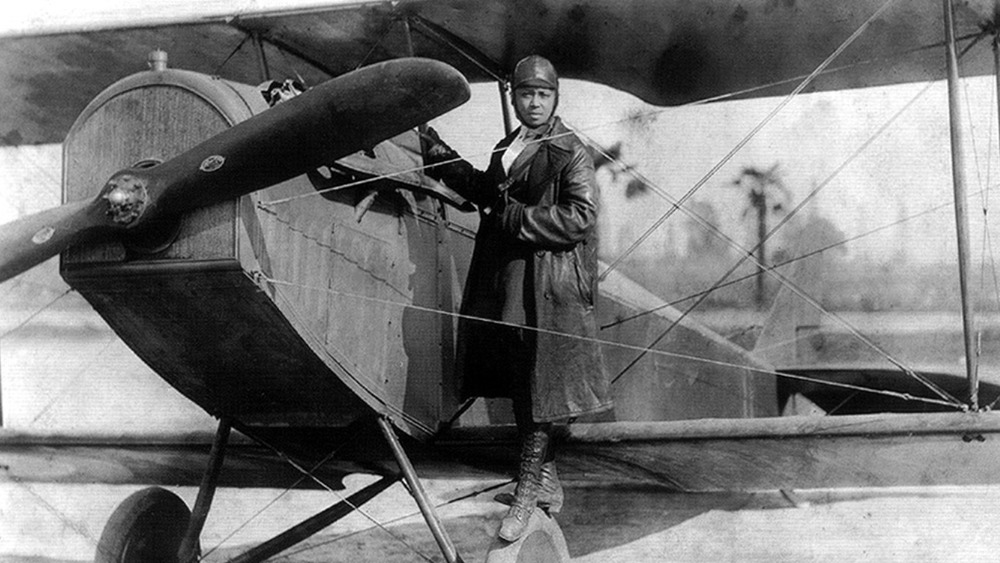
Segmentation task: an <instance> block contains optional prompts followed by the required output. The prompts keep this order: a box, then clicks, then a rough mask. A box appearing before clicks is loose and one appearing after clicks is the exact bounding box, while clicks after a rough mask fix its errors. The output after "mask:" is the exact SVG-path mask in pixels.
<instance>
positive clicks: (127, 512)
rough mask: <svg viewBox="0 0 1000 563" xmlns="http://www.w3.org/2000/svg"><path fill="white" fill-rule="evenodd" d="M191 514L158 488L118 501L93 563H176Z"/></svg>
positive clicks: (168, 492) (102, 535) (180, 503)
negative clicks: (119, 502)
mask: <svg viewBox="0 0 1000 563" xmlns="http://www.w3.org/2000/svg"><path fill="white" fill-rule="evenodd" d="M190 520H191V511H190V510H189V509H188V507H187V505H186V504H184V501H183V500H181V499H180V497H178V496H177V495H175V494H174V493H172V492H170V491H168V490H166V489H161V488H160V487H149V488H146V489H142V490H141V491H137V492H135V493H133V494H132V495H130V496H129V497H128V498H126V499H125V500H124V501H122V503H121V504H119V505H118V508H116V509H115V511H114V513H112V514H111V518H110V519H108V523H107V524H105V525H104V531H103V532H102V533H101V540H100V541H99V542H98V543H97V555H95V556H94V563H177V551H178V550H179V549H180V546H181V540H183V538H184V532H185V531H187V527H188V522H189V521H190Z"/></svg>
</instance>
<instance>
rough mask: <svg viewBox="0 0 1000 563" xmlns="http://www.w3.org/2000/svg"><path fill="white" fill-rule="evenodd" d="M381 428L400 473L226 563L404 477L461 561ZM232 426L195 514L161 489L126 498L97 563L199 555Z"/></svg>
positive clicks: (285, 541)
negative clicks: (200, 538)
mask: <svg viewBox="0 0 1000 563" xmlns="http://www.w3.org/2000/svg"><path fill="white" fill-rule="evenodd" d="M378 424H379V428H380V429H381V430H382V433H383V435H384V436H385V439H386V441H387V442H388V444H389V447H390V449H391V450H392V453H393V456H394V457H395V459H396V462H397V463H398V464H399V467H400V470H401V474H399V475H387V476H383V477H382V478H381V479H380V480H378V481H376V482H374V483H372V484H370V485H368V486H367V487H365V488H363V489H361V490H360V491H358V492H356V493H354V494H353V495H351V496H350V497H348V498H347V499H344V500H342V501H340V502H338V503H336V504H334V505H333V506H331V507H330V508H327V509H326V510H324V511H322V512H320V513H319V514H316V515H315V516H312V517H311V518H309V519H307V520H305V521H303V522H302V523H300V524H298V525H296V526H293V527H292V528H289V529H288V530H287V531H285V532H283V533H281V534H279V535H278V536H276V537H274V538H273V539H271V540H268V541H266V542H264V543H262V544H261V545H259V546H257V547H254V548H253V549H251V550H249V551H247V552H246V553H243V554H242V555H240V556H238V557H236V558H234V559H232V560H231V561H230V563H258V562H262V561H264V560H266V559H268V558H270V557H273V556H275V555H277V554H278V553H281V552H282V551H284V550H286V549H288V548H290V547H292V546H294V545H296V544H298V543H300V542H302V541H304V540H306V539H308V538H309V537H311V536H313V535H315V534H316V533H318V532H320V531H321V530H323V529H324V528H326V527H328V526H330V525H331V524H333V523H334V522H336V521H337V520H340V519H341V518H343V517H344V516H347V515H348V514H350V513H351V512H353V511H354V510H357V509H358V507H360V506H361V505H363V504H365V503H366V502H368V501H369V500H371V499H372V498H374V497H375V496H377V495H378V494H379V493H381V492H382V491H384V490H386V489H387V488H389V487H390V486H391V485H393V484H394V483H396V481H399V480H400V478H402V479H405V481H406V484H407V489H408V490H409V492H410V494H411V495H413V498H414V499H415V500H416V502H417V505H418V506H419V507H420V512H421V513H422V514H423V515H424V519H425V520H426V522H427V526H428V527H429V528H430V530H431V533H432V534H433V535H434V539H435V540H436V541H437V543H438V546H439V547H440V548H441V552H442V554H443V555H444V558H445V561H447V562H448V563H462V558H461V557H460V556H459V555H458V553H457V551H456V550H455V546H454V544H453V543H452V542H451V539H450V538H449V537H448V534H447V532H446V531H445V529H444V526H442V525H441V521H440V519H439V518H438V516H437V514H436V512H435V511H434V506H433V505H432V504H431V503H430V500H429V499H428V497H427V494H426V493H425V492H424V489H423V486H422V485H421V484H420V480H419V479H418V478H417V475H416V473H415V472H414V470H413V465H412V464H411V463H410V460H409V458H408V457H407V455H406V452H405V451H404V450H403V448H402V446H401V445H400V443H399V438H398V437H397V436H396V433H395V431H394V430H393V428H392V425H391V424H390V423H389V421H388V420H387V419H384V418H379V420H378ZM230 429H231V426H230V422H229V421H228V420H227V419H222V420H221V421H220V422H219V429H218V431H217V432H216V435H215V440H214V442H213V444H212V451H211V454H210V456H209V462H208V468H207V469H206V470H205V474H204V476H203V477H202V481H201V486H200V487H199V489H198V499H197V500H196V501H195V508H194V513H193V514H192V512H191V511H190V510H188V508H187V505H185V504H184V501H183V500H181V499H180V498H179V497H178V496H177V495H175V494H174V493H171V492H170V491H167V490H165V489H162V488H159V487H149V488H147V489H143V490H141V491H138V492H137V493H135V494H133V495H132V496H130V497H128V498H127V499H125V501H124V502H122V503H121V504H120V505H119V506H118V508H116V509H115V512H114V513H113V514H112V516H111V519H109V520H108V523H107V524H106V525H105V527H104V532H103V533H102V535H101V539H100V542H99V543H98V548H97V555H96V556H95V558H94V561H95V563H191V562H194V561H197V560H198V557H199V556H200V555H201V549H200V546H199V541H198V538H199V537H200V535H201V531H202V528H203V526H204V524H205V520H206V518H207V517H208V511H209V508H210V507H211V504H212V498H213V496H214V494H215V489H216V487H217V484H218V478H219V473H220V472H221V469H222V462H223V459H224V457H225V451H226V444H227V443H228V440H229V433H230Z"/></svg>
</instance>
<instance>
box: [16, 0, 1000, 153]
mask: <svg viewBox="0 0 1000 563" xmlns="http://www.w3.org/2000/svg"><path fill="white" fill-rule="evenodd" d="M885 2H886V0H854V1H852V2H820V1H812V2H805V1H798V2H796V1H795V0H743V1H740V2H734V1H732V0H699V1H697V2H691V1H689V0H627V1H623V0H487V1H482V0H440V1H427V0H411V1H402V2H385V1H370V0H369V1H352V2H346V1H344V0H328V1H326V2H320V1H319V0H312V1H305V0H297V1H296V0H288V1H286V2H279V1H278V0H270V1H268V2H261V3H260V5H262V6H263V8H260V9H258V10H257V11H255V12H252V13H246V12H243V13H236V12H226V9H225V8H217V7H216V8H212V7H213V6H216V5H217V3H212V2H209V3H205V4H204V6H207V7H202V8H192V7H190V4H188V5H186V6H187V7H183V8H180V9H175V10H174V12H172V13H171V15H169V16H165V15H163V14H161V13H159V11H158V12H156V13H153V14H147V13H146V12H148V10H146V7H141V8H134V9H133V10H134V11H131V12H121V13H119V15H118V16H116V17H115V18H113V19H107V18H105V19H101V18H95V17H90V18H89V19H81V20H79V21H75V20H73V19H72V18H69V19H62V20H58V21H52V22H48V23H47V20H46V19H45V14H44V13H40V14H39V15H38V16H36V17H34V18H32V17H30V16H28V17H26V18H24V20H25V21H29V22H35V24H34V25H33V26H31V25H29V26H27V27H25V26H24V25H21V27H17V26H16V25H15V26H13V27H9V28H8V29H7V30H6V32H4V31H3V30H2V29H0V35H6V37H3V38H0V85H2V86H3V87H2V88H0V104H2V107H3V108H4V111H3V112H2V114H0V140H2V141H3V142H5V143H6V144H23V143H41V142H58V141H61V140H62V138H63V137H64V136H65V134H66V132H67V131H68V129H69V127H70V126H71V124H72V122H73V120H74V119H75V117H76V116H77V115H78V114H79V113H80V111H81V110H82V109H83V108H84V107H85V105H86V104H87V102H88V101H89V100H90V99H92V98H93V97H94V96H95V95H96V94H97V93H98V92H100V91H101V90H102V89H103V88H104V87H105V86H107V85H108V84H110V83H111V82H113V81H115V80H117V79H119V78H121V77H122V76H124V75H127V74H130V73H132V72H136V71H138V70H143V69H144V68H145V59H146V55H147V53H148V52H149V51H151V50H153V49H163V50H166V51H167V52H168V53H169V56H170V59H171V63H170V64H171V66H174V67H180V68H186V69H190V70H195V71H199V72H204V73H208V74H218V75H220V76H223V77H225V78H228V79H232V80H237V81H240V82H246V83H257V82H261V81H262V80H263V76H262V75H263V74H264V72H265V70H264V67H262V65H261V62H260V59H259V57H258V49H256V48H255V46H254V42H253V41H247V40H246V39H247V38H248V37H251V36H257V37H259V38H261V39H262V40H263V41H264V43H265V46H264V49H263V51H264V53H265V57H264V58H265V60H266V61H267V63H268V66H267V71H269V72H271V73H274V74H281V75H294V73H300V74H301V75H302V77H303V78H304V79H305V80H306V81H307V82H310V83H313V84H315V83H317V82H319V81H321V80H323V79H324V78H326V77H328V76H330V75H335V74H340V73H343V72H346V71H348V70H352V69H354V68H356V67H358V66H360V65H364V64H368V63H371V62H374V61H378V60H384V59H388V58H396V57H401V56H407V55H409V54H411V53H412V54H415V55H418V56H424V57H430V58H437V59H440V60H444V61H445V62H448V63H450V64H452V65H453V66H455V67H457V68H459V69H460V70H461V71H462V72H463V73H465V74H466V76H468V77H469V78H470V79H472V80H477V79H478V80H487V79H490V78H491V77H494V76H503V74H504V73H505V72H506V71H507V70H509V69H510V68H511V67H512V65H513V63H514V62H516V61H517V60H518V59H520V58H521V57H523V56H525V55H527V54H529V53H538V54H542V55H544V56H546V57H548V58H550V59H551V60H552V61H553V62H554V63H555V64H556V67H557V68H559V70H560V74H561V75H563V76H565V77H571V78H579V79H585V80H590V81H594V82H599V83H603V84H606V85H609V86H612V87H615V88H618V89H621V90H624V91H627V92H630V93H632V94H634V95H636V96H638V97H640V98H642V99H644V100H646V101H648V102H651V103H654V104H659V105H672V104H682V103H687V102H691V101H694V100H702V99H707V98H711V97H715V96H720V95H723V94H731V93H734V92H741V91H745V90H748V89H755V90H753V91H752V92H749V93H744V94H743V95H779V94H782V93H783V92H787V91H788V90H790V89H791V86H789V85H787V84H788V82H789V81H794V79H796V77H802V76H804V75H807V74H808V73H810V72H811V71H812V70H813V69H815V68H816V67H817V65H819V64H820V63H821V62H822V61H823V60H824V59H826V58H827V57H828V56H829V55H830V54H831V53H833V52H834V51H835V50H836V49H837V47H838V46H840V45H841V44H842V43H843V42H844V41H845V40H846V39H847V38H848V37H849V36H850V35H851V34H852V33H854V32H855V31H856V30H857V29H859V28H860V27H861V26H862V24H863V23H864V22H865V21H866V20H868V18H869V17H871V16H872V14H875V13H876V12H877V11H878V10H879V8H880V7H882V6H883V4H885ZM157 4H158V5H159V4H162V3H157ZM168 4H169V3H168ZM959 4H960V7H959V14H958V19H957V25H958V30H957V33H958V35H959V37H971V36H973V35H976V34H978V33H979V32H980V30H981V29H983V28H985V27H987V26H988V25H989V22H990V21H992V20H993V19H994V18H995V10H996V8H995V3H994V2H993V0H978V1H972V0H969V1H966V2H960V3H959ZM42 9H43V8H39V10H42ZM123 9H127V8H123ZM158 10H159V6H158ZM178 10H180V11H178ZM161 11H162V10H161ZM942 20H943V12H942V8H941V3H940V2H938V1H936V0H919V1H896V2H894V3H892V4H891V5H890V6H889V7H888V8H887V9H886V10H885V11H884V12H882V13H881V14H880V15H879V16H878V17H877V18H875V20H874V21H873V22H872V24H871V25H870V26H869V27H868V29H867V30H866V31H865V32H864V33H862V34H861V35H860V37H859V38H858V39H857V40H856V41H854V42H853V43H852V44H851V45H850V47H849V48H847V49H846V50H845V51H844V52H843V53H842V54H841V55H840V56H839V57H838V58H837V59H836V61H835V62H834V63H833V65H832V67H831V68H836V69H838V70H835V71H832V72H828V73H825V74H824V76H822V77H820V78H819V79H817V80H816V81H815V82H814V83H813V84H812V85H811V86H810V88H811V89H843V88H857V87H864V86H873V85H882V84H892V83H899V82H910V81H920V80H927V79H933V78H942V77H943V76H944V73H943V71H944V57H943V54H942V50H941V49H937V48H934V47H935V46H937V45H940V43H941V41H942V38H943V24H942ZM102 21H104V22H107V23H106V24H105V25H102V23H101V22H102ZM185 22H186V23H185ZM407 22H409V25H407ZM102 27H104V29H102ZM407 28H409V30H410V32H409V34H408V33H407ZM26 30H27V31H26ZM967 59H968V60H966V61H965V62H964V65H965V66H964V71H965V72H966V73H967V74H969V73H972V74H984V73H987V72H991V71H992V57H990V56H989V54H988V49H983V50H980V51H974V52H973V54H972V55H970V56H969V57H967ZM782 82H784V83H785V85H784V88H783V89H782V88H781V86H778V87H772V88H764V89H758V88H760V87H762V86H766V85H771V84H775V83H782Z"/></svg>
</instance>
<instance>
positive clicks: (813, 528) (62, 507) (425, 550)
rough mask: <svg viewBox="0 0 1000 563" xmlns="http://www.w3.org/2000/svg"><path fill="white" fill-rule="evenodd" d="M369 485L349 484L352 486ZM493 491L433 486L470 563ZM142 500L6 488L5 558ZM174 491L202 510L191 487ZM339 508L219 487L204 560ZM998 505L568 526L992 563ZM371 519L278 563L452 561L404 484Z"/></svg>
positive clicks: (633, 539) (42, 548) (679, 539)
mask: <svg viewBox="0 0 1000 563" xmlns="http://www.w3.org/2000/svg"><path fill="white" fill-rule="evenodd" d="M367 482H368V478H366V477H358V478H356V479H355V478H352V480H351V481H349V483H348V485H349V489H353V488H358V487H361V486H363V485H364V484H365V483H367ZM490 484H491V483H482V482H456V481H437V482H427V483H426V484H425V486H426V487H427V489H428V492H429V493H430V494H431V496H432V498H434V499H435V502H436V503H438V504H443V505H442V506H440V508H439V513H440V515H441V517H442V519H443V520H444V523H445V527H446V528H447V529H448V531H449V534H450V535H451V537H452V539H453V541H454V542H455V544H456V546H457V548H458V551H459V553H460V554H461V555H462V556H463V558H464V560H465V561H467V562H480V561H483V560H484V558H485V555H486V549H487V546H488V545H489V544H490V542H491V541H492V538H493V535H494V533H495V530H496V527H497V525H498V522H499V518H500V516H501V515H502V512H503V509H504V507H502V506H501V505H499V504H497V503H495V502H493V501H492V500H491V497H492V494H493V493H492V492H489V493H483V494H480V495H478V496H474V497H472V498H470V499H467V500H463V501H461V502H453V503H448V504H444V503H447V502H448V499H454V498H457V497H459V496H465V495H467V494H468V493H469V492H470V491H476V490H479V489H482V488H484V487H485V486H488V485H490ZM494 484H495V483H494ZM134 490H136V487H109V486H102V485H42V484H26V483H11V482H7V483H0V561H3V562H9V563H29V562H30V563H56V562H60V563H61V562H68V561H88V560H91V558H92V557H93V550H94V547H95V546H96V542H97V538H98V537H99V536H100V531H101V528H102V527H103V522H104V520H105V519H106V518H107V516H108V514H110V512H111V511H112V510H113V509H114V506H115V505H116V504H117V503H118V502H120V500H121V499H122V498H124V497H125V496H127V495H128V494H130V493H131V492H132V491H134ZM175 491H176V492H178V494H180V496H181V497H182V498H184V500H185V501H187V502H188V503H189V504H191V503H192V502H193V498H194V495H195V493H196V491H194V489H191V488H181V489H176V490H175ZM348 492H349V491H348ZM336 500H337V495H336V494H334V493H332V492H329V491H292V492H289V493H284V494H283V493H282V491H278V490H274V489H222V490H220V491H219V493H218V496H217V500H216V503H215V505H214V508H213V513H212V514H211V515H210V517H209V521H208V523H207V526H206V529H205V533H204V534H203V536H202V546H203V549H204V552H205V559H204V560H205V561H212V562H215V561H220V562H221V561H226V560H227V559H229V558H231V557H233V556H235V555H237V554H239V553H242V552H243V551H246V550H247V549H249V548H250V547H252V546H253V545H255V544H256V543H259V542H261V541H264V540H266V539H268V538H270V537H272V536H273V535H275V534H277V533H279V532H281V531H282V530H284V529H285V528H287V527H289V526H291V525H292V524H294V523H295V522H297V521H299V520H301V519H304V518H306V517H308V516H310V515H311V514H313V513H315V512H317V511H318V510H321V509H322V508H324V507H325V506H327V505H328V504H330V503H331V502H335V501H336ZM998 501H1000V487H996V486H990V487H986V486H983V487H922V488H894V489H837V490H811V491H793V492H780V491H773V492H761V493H710V494H682V493H674V492H669V491H665V490H662V489H657V488H629V489H622V488H602V487H586V488H580V487H573V488H571V489H569V490H568V491H567V503H566V506H565V508H564V511H563V513H562V514H560V515H559V516H558V517H557V520H558V522H559V524H560V526H561V528H562V530H563V533H564V534H565V537H566V540H567V543H568V546H569V551H570V554H571V556H572V559H573V561H574V562H579V563H608V562H618V561H626V562H647V561H648V562H654V561H655V562H664V561H676V562H692V563H693V562H754V561H760V562H809V561H872V562H875V561H878V562H887V561H888V562H892V561H898V562H911V561H931V562H935V561H940V562H950V561H963V560H980V561H986V560H994V559H995V557H996V554H997V553H1000V535H998V534H996V533H995V530H996V522H997V517H998V516H1000V502H998ZM365 512H366V516H360V515H354V516H351V517H350V518H348V519H345V520H343V521H341V522H338V523H337V524H335V525H334V526H333V527H331V528H329V529H327V530H326V531H324V532H322V533H321V534H319V535H317V536H314V537H313V538H312V539H310V540H308V541H307V542H306V543H304V544H300V545H299V546H296V547H294V548H292V549H290V550H288V551H287V552H285V553H283V554H281V555H279V556H277V557H275V558H274V559H272V560H273V561H286V562H295V563H305V562H320V561H324V562H325V561H331V560H342V561H377V562H379V563H397V562H398V563H402V562H411V561H443V558H442V556H441V554H440V552H439V551H438V549H437V546H436V544H435V542H434V540H433V538H432V537H431V535H430V533H429V532H428V531H427V528H426V527H425V525H424V524H423V521H422V520H421V519H420V517H419V516H418V515H417V514H416V506H415V504H414V503H413V501H412V499H410V498H409V497H408V495H407V494H406V492H405V491H404V490H402V488H401V487H400V486H399V485H395V486H393V487H392V488H391V489H389V490H388V491H387V492H386V494H385V495H384V496H382V497H380V498H378V499H376V500H375V501H373V502H372V503H370V504H369V505H367V506H366V507H365ZM375 521H377V522H378V523H379V524H378V525H376V524H374V523H373V522H375Z"/></svg>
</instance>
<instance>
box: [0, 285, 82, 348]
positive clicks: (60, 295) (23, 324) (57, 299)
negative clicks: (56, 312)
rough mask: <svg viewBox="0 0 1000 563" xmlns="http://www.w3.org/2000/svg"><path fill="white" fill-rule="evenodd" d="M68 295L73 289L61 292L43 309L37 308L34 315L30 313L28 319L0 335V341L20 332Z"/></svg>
mask: <svg viewBox="0 0 1000 563" xmlns="http://www.w3.org/2000/svg"><path fill="white" fill-rule="evenodd" d="M70 293H73V289H72V288H70V289H67V290H65V291H63V292H62V293H60V294H59V295H57V296H56V297H55V298H53V299H52V300H51V301H49V302H48V303H46V304H45V305H44V306H43V307H41V308H39V309H38V310H36V311H35V312H34V313H31V315H29V316H28V318H26V319H24V320H23V321H21V322H20V323H18V324H17V326H15V327H12V328H10V329H9V330H7V332H5V333H3V334H0V340H3V339H4V338H7V337H8V336H10V335H11V334H14V333H15V332H17V331H18V330H21V329H22V328H24V327H25V326H26V325H27V324H28V323H30V322H31V321H33V320H35V318H36V317H38V315H41V314H42V313H44V312H45V311H48V310H49V308H51V307H52V306H53V305H55V304H56V303H57V302H59V301H61V300H62V299H63V298H64V297H66V296H67V295H69V294H70Z"/></svg>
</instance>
